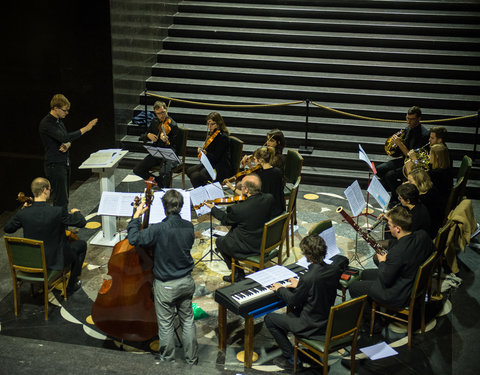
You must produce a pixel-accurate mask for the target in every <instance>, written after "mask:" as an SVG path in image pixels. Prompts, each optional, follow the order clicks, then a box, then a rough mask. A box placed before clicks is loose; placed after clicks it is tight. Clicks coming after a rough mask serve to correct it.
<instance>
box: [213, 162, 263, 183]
mask: <svg viewBox="0 0 480 375" xmlns="http://www.w3.org/2000/svg"><path fill="white" fill-rule="evenodd" d="M261 168H262V165H261V164H258V165H256V166H255V167H252V168H250V169H245V170H244V171H241V172H238V173H237V174H236V175H235V176H232V177H229V178H226V179H225V180H223V182H222V185H225V184H226V183H227V182H233V181H237V180H238V179H239V178H240V177H244V176H246V175H249V174H251V173H253V172H256V171H258V170H260V169H261Z"/></svg>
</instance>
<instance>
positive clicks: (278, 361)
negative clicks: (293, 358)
mask: <svg viewBox="0 0 480 375" xmlns="http://www.w3.org/2000/svg"><path fill="white" fill-rule="evenodd" d="M273 364H274V365H275V366H277V367H280V368H283V369H284V370H293V363H290V360H289V359H288V358H285V357H284V356H283V355H281V356H280V357H277V358H274V359H273Z"/></svg>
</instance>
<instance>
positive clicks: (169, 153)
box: [143, 145, 180, 163]
mask: <svg viewBox="0 0 480 375" xmlns="http://www.w3.org/2000/svg"><path fill="white" fill-rule="evenodd" d="M143 147H145V149H146V150H147V151H148V153H149V154H150V155H152V156H153V157H156V158H162V159H165V160H175V161H176V162H177V163H180V159H179V158H178V156H177V154H176V153H175V151H173V149H171V148H165V147H156V146H150V145H143Z"/></svg>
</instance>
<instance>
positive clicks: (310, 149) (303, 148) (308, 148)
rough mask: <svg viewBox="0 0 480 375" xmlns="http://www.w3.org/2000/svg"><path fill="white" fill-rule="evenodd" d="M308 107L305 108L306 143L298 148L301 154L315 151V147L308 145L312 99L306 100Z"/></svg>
mask: <svg viewBox="0 0 480 375" xmlns="http://www.w3.org/2000/svg"><path fill="white" fill-rule="evenodd" d="M305 104H306V108H305V144H304V145H301V146H300V147H299V148H298V152H299V153H301V154H311V153H312V152H313V147H312V146H308V115H309V112H310V100H309V99H307V100H305Z"/></svg>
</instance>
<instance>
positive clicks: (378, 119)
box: [146, 92, 478, 124]
mask: <svg viewBox="0 0 480 375" xmlns="http://www.w3.org/2000/svg"><path fill="white" fill-rule="evenodd" d="M146 94H147V95H149V96H153V97H156V98H159V99H164V100H168V107H170V104H171V103H172V101H173V102H179V103H187V104H194V105H200V106H206V107H223V108H267V107H282V106H289V105H295V104H301V103H304V102H305V100H298V101H294V102H285V103H278V104H216V103H204V102H195V101H192V100H185V99H175V98H171V97H168V96H164V95H157V94H152V93H149V92H147V93H146ZM311 103H312V104H313V105H314V106H316V107H319V108H322V109H324V110H326V111H330V112H334V113H337V114H340V115H344V116H347V117H353V118H358V119H362V120H371V121H381V122H395V123H405V122H406V121H405V120H391V119H382V118H375V117H368V116H361V115H356V114H354V113H348V112H345V111H340V110H338V109H334V108H330V107H327V106H324V105H322V104H319V103H316V102H311ZM473 117H478V113H475V114H473V115H467V116H459V117H450V118H444V119H438V120H425V121H422V123H423V124H433V123H437V122H447V121H456V120H463V119H466V118H473Z"/></svg>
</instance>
